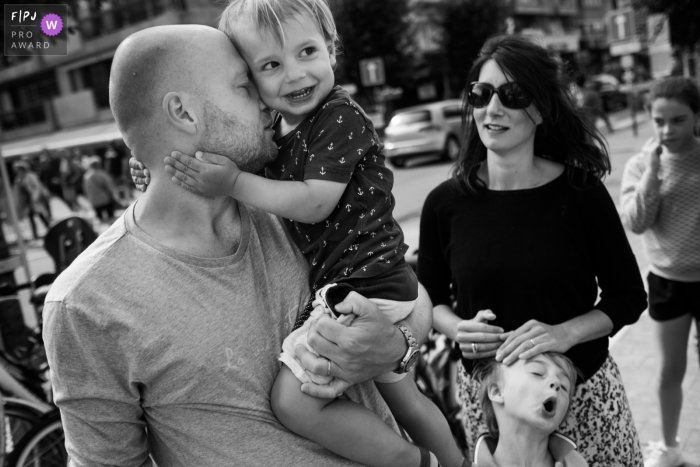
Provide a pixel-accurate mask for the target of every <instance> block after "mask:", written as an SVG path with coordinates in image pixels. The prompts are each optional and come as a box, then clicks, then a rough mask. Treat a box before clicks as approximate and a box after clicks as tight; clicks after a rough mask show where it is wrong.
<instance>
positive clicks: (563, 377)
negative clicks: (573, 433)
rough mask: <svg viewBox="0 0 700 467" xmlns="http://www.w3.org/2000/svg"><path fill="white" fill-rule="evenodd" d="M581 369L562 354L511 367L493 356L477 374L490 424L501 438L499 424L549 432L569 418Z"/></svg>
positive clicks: (546, 354) (480, 397) (485, 414)
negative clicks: (521, 425)
mask: <svg viewBox="0 0 700 467" xmlns="http://www.w3.org/2000/svg"><path fill="white" fill-rule="evenodd" d="M578 374H579V373H578V370H577V369H576V367H575V366H574V364H573V363H572V362H571V360H569V359H568V358H567V357H565V356H564V355H562V354H560V353H555V352H545V353H543V354H540V355H536V356H534V357H532V358H530V359H527V360H521V359H517V360H516V361H515V362H514V363H513V364H511V365H509V366H507V365H504V364H503V363H501V362H497V361H496V360H493V359H490V360H486V361H484V362H483V363H482V364H480V365H479V366H478V368H477V370H476V371H475V375H474V377H475V378H476V379H477V381H479V382H480V383H481V386H480V388H479V399H480V401H481V407H482V410H483V412H484V418H485V420H486V426H487V427H488V429H489V433H490V434H491V436H493V437H495V438H497V437H498V435H499V431H500V430H499V425H502V424H504V423H519V424H523V425H527V426H529V427H531V428H532V429H533V430H538V431H540V432H542V434H543V435H545V434H546V435H549V434H551V433H552V432H554V431H555V430H556V429H557V427H559V425H560V424H561V422H562V421H563V420H564V419H565V418H566V415H567V413H568V411H569V406H570V403H571V400H572V399H573V397H574V392H575V388H576V380H577V376H578Z"/></svg>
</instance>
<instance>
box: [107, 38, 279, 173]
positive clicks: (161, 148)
mask: <svg viewBox="0 0 700 467" xmlns="http://www.w3.org/2000/svg"><path fill="white" fill-rule="evenodd" d="M109 100H110V106H111V108H112V112H113V114H114V117H115V119H116V121H117V125H118V126H119V129H120V131H121V132H122V134H123V136H124V141H125V142H126V144H127V145H128V146H129V147H130V148H131V150H132V151H133V153H134V154H135V156H136V157H137V158H139V159H141V160H142V161H143V162H144V163H145V164H146V166H147V167H148V168H149V169H150V170H151V175H152V177H153V180H154V181H155V180H156V179H157V178H158V177H159V176H161V175H163V174H165V171H164V170H163V162H162V161H163V157H164V156H166V155H168V154H169V153H170V152H171V151H173V150H175V149H177V150H180V151H182V152H185V153H189V154H193V153H194V152H195V151H197V150H201V151H205V152H213V153H217V154H222V155H225V156H228V157H230V158H231V159H232V160H233V161H234V162H236V163H237V164H238V165H239V166H240V167H241V168H242V169H243V170H248V171H253V172H257V171H259V170H260V169H262V168H263V167H264V166H265V165H266V164H267V163H269V162H270V161H271V160H272V159H273V158H274V155H275V153H276V147H275V145H274V143H273V142H272V140H271V136H272V132H271V131H269V130H266V128H267V127H269V126H270V123H271V119H270V115H269V114H268V113H267V112H263V105H262V103H261V102H260V99H259V97H258V93H257V90H256V89H255V86H254V85H253V84H252V82H251V81H250V79H249V76H248V68H247V67H246V65H245V62H243V59H242V58H241V57H240V55H239V54H238V52H237V51H236V49H235V48H234V47H233V45H232V44H231V42H230V41H229V40H228V38H227V37H226V35H224V34H223V33H221V32H220V31H217V30H216V29H213V28H210V27H207V26H198V25H177V26H159V27H154V28H149V29H145V30H143V31H140V32H137V33H135V34H132V35H131V36H129V37H128V38H127V39H125V40H124V41H123V42H122V43H121V44H120V46H119V48H118V49H117V51H116V52H115V54H114V60H113V62H112V70H111V74H110V82H109Z"/></svg>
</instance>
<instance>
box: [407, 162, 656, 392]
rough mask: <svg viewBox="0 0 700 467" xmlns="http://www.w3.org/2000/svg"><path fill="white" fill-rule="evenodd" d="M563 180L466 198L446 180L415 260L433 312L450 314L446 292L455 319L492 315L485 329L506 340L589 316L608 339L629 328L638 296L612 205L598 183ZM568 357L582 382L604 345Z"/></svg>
mask: <svg viewBox="0 0 700 467" xmlns="http://www.w3.org/2000/svg"><path fill="white" fill-rule="evenodd" d="M566 174H567V171H565V172H564V173H563V174H562V175H561V176H559V177H558V178H556V179H555V180H553V181H552V182H550V183H548V184H546V185H543V186H540V187H536V188H532V189H526V190H512V191H493V190H488V189H482V190H481V191H480V194H479V195H471V194H467V193H464V192H462V191H459V190H458V189H457V185H456V182H454V181H453V180H449V181H447V182H444V183H442V184H441V185H440V186H438V187H437V188H435V189H434V190H433V191H432V192H431V193H430V195H429V196H428V198H427V200H426V202H425V205H424V207H423V214H422V217H421V226H420V248H419V258H418V279H419V280H420V282H421V283H422V284H423V285H425V287H426V289H427V290H428V293H429V294H430V298H431V299H432V301H433V305H438V304H445V305H448V306H451V304H452V299H451V295H452V293H454V299H456V301H457V308H456V313H457V315H458V316H459V317H460V318H463V319H470V318H473V317H474V316H475V315H476V313H477V312H478V311H479V310H483V309H491V310H492V311H493V312H494V313H495V315H496V319H495V320H494V321H491V322H489V324H494V325H497V326H501V327H502V328H504V329H505V330H506V331H511V330H514V329H517V328H518V327H520V326H521V325H522V324H524V323H526V322H527V321H528V320H530V319H536V320H539V321H541V322H543V323H547V324H552V325H554V324H559V323H562V322H564V321H567V320H569V319H571V318H574V317H576V316H579V315H582V314H585V313H587V312H589V311H591V310H592V309H594V308H596V309H599V310H601V311H603V312H604V313H605V314H607V315H608V316H609V317H610V319H611V320H612V321H613V324H614V328H613V331H612V334H614V333H616V332H617V331H618V330H620V328H622V326H624V325H627V324H631V323H634V322H635V321H637V319H638V318H639V316H640V315H641V313H642V312H643V311H644V309H645V308H646V305H647V303H646V292H645V291H644V284H643V282H642V278H641V276H640V273H639V269H638V267H637V262H636V260H635V257H634V254H633V253H632V250H631V248H630V246H629V243H628V241H627V237H626V235H625V232H624V230H623V228H622V224H621V222H620V218H619V216H618V214H617V209H616V208H615V204H614V203H613V201H612V199H611V198H610V195H609V194H608V191H607V190H606V188H605V186H604V185H603V184H602V183H597V184H595V186H593V187H591V188H589V189H586V190H580V189H575V188H573V187H572V186H571V185H570V183H569V181H568V178H567V175H566ZM596 279H597V283H596ZM450 284H452V286H453V291H451V290H450ZM598 286H600V289H601V294H600V300H598V301H597V303H596V300H597V299H598ZM566 355H567V356H568V357H569V358H571V359H572V360H573V362H574V363H575V364H576V366H578V368H579V369H580V370H581V371H582V372H583V373H584V377H585V379H588V378H589V377H591V376H592V375H593V374H594V373H595V372H596V371H597V370H598V369H599V368H600V367H601V365H602V364H603V363H604V361H605V359H606V358H607V355H608V337H607V336H606V337H602V338H599V339H595V340H592V341H589V342H585V343H582V344H579V345H577V346H574V347H573V348H571V349H570V350H569V351H568V352H567V353H566ZM463 362H464V365H465V367H466V368H467V370H469V371H470V370H471V367H472V363H471V361H470V360H466V359H463Z"/></svg>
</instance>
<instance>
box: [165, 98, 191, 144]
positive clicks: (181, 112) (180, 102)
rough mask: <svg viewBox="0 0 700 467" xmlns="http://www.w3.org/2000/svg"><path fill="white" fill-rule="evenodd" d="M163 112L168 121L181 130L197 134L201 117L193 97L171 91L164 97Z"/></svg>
mask: <svg viewBox="0 0 700 467" xmlns="http://www.w3.org/2000/svg"><path fill="white" fill-rule="evenodd" d="M163 112H165V116H166V118H167V119H168V122H169V123H170V124H171V125H173V126H174V127H175V128H177V129H178V130H180V131H184V132H185V133H188V134H191V135H196V134H197V128H198V126H199V123H200V122H199V117H198V116H197V113H196V112H195V108H194V103H193V101H192V99H191V97H190V96H189V95H187V94H184V93H180V92H169V93H167V94H166V95H165V97H164V98H163Z"/></svg>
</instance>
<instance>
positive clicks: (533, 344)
mask: <svg viewBox="0 0 700 467" xmlns="http://www.w3.org/2000/svg"><path fill="white" fill-rule="evenodd" d="M530 344H532V346H533V347H534V346H535V341H533V340H532V339H530Z"/></svg>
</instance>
